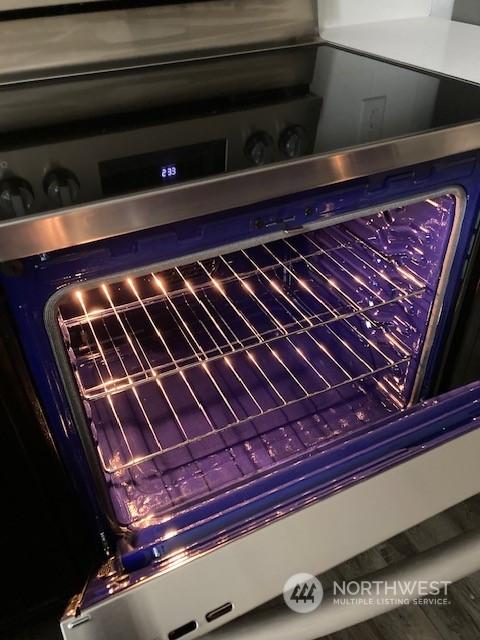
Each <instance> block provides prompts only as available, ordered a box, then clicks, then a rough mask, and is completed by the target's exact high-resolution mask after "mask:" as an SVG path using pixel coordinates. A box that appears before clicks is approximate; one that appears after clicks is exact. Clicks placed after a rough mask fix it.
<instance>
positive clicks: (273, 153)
mask: <svg viewBox="0 0 480 640" xmlns="http://www.w3.org/2000/svg"><path fill="white" fill-rule="evenodd" d="M479 117H480V86H478V85H473V84H470V83H467V82H462V81H458V80H454V79H450V78H445V77H439V76H435V75H431V74H428V73H422V72H419V71H415V70H412V69H409V68H405V67H401V66H398V65H394V64H390V63H388V62H385V61H381V60H377V59H373V58H371V57H367V56H363V55H359V54H354V53H351V52H348V51H344V50H341V49H337V48H335V47H332V46H328V45H308V46H301V47H291V48H282V49H277V50H274V51H267V52H256V53H248V54H238V55H230V56H223V57H219V58H212V59H208V60H202V61H184V62H179V63H173V64H172V63H170V64H158V65H155V64H150V65H149V66H144V67H138V68H135V69H125V70H117V71H115V72H103V73H102V72H98V70H96V71H95V72H92V73H84V74H82V75H77V76H74V77H71V78H56V79H55V78H50V79H46V80H43V81H36V82H19V83H17V84H15V83H13V84H10V85H5V86H2V87H0V215H1V216H2V217H3V218H6V217H7V218H8V217H12V216H20V215H25V214H28V213H32V212H38V211H44V210H47V209H52V208H55V207H59V206H68V205H71V204H72V203H76V202H88V201H91V200H98V199H101V198H104V197H110V196H115V195H121V194H125V193H134V192H136V191H140V190H145V189H150V188H157V187H161V186H167V185H172V184H176V183H179V182H183V181H187V180H192V179H198V178H202V177H206V176H212V175H216V174H220V173H224V172H226V171H238V170H242V169H247V168H251V167H256V166H262V165H266V164H270V163H275V162H285V161H288V160H291V159H294V158H298V157H301V156H306V155H309V154H319V153H324V152H331V151H334V150H339V149H343V148H346V147H352V146H356V145H364V144H369V143H373V142H376V141H379V140H384V139H388V138H394V137H399V136H402V137H403V136H408V135H412V134H415V133H418V132H423V131H427V130H431V129H435V128H441V127H449V126H452V125H455V124H459V123H462V122H467V121H472V120H476V119H478V118H479Z"/></svg>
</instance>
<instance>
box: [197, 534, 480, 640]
mask: <svg viewBox="0 0 480 640" xmlns="http://www.w3.org/2000/svg"><path fill="white" fill-rule="evenodd" d="M478 570H480V530H475V531H470V532H468V533H464V534H461V535H460V536H458V537H456V538H454V539H452V540H449V541H447V542H445V543H442V544H440V545H438V546H436V547H434V548H432V549H429V550H427V551H424V552H422V553H419V554H417V555H415V556H413V557H411V558H408V559H407V560H404V561H402V562H399V563H396V564H395V565H391V566H389V567H386V568H385V569H382V570H381V571H378V572H375V573H374V574H371V575H368V576H363V577H361V578H358V581H360V580H368V581H369V580H375V581H382V582H383V581H385V582H387V583H388V585H392V583H393V582H396V581H399V582H401V583H402V584H403V583H404V581H412V583H410V585H413V586H414V587H415V588H414V589H413V590H412V593H411V594H410V592H409V593H408V596H407V595H405V596H403V597H404V598H406V597H408V598H409V599H410V600H413V599H415V598H422V597H426V591H429V592H430V593H432V592H433V591H434V587H440V590H441V592H440V594H438V595H435V597H438V598H442V599H443V598H447V600H448V587H447V589H446V595H445V589H444V586H443V585H438V584H437V583H442V582H455V581H457V580H460V579H461V578H464V577H466V576H468V575H470V574H472V573H474V572H475V571H478ZM425 581H427V582H428V583H434V585H431V588H430V589H428V587H427V589H426V585H425ZM379 589H380V590H379V595H378V596H377V591H375V593H374V596H371V597H373V599H374V600H376V602H375V603H374V604H364V603H360V602H359V603H354V604H350V603H348V604H338V602H337V604H335V603H334V596H333V593H332V591H326V594H325V597H324V599H323V601H322V603H321V604H320V606H319V607H318V609H316V610H315V611H314V612H312V613H307V614H298V613H293V612H292V611H290V610H289V609H288V608H287V607H286V605H285V604H284V603H283V600H282V601H281V602H280V603H279V604H275V606H272V607H271V608H268V609H267V608H266V609H260V610H257V611H255V610H254V611H253V612H250V613H248V614H246V615H244V616H242V617H241V618H239V619H238V620H236V621H233V622H231V623H229V624H227V625H226V626H224V627H222V628H220V629H218V630H216V631H214V632H212V633H210V634H209V635H208V636H207V637H208V639H209V640H210V638H211V640H245V639H246V638H248V639H249V640H292V638H295V640H315V639H317V638H321V637H323V636H325V635H328V634H331V633H335V632H337V631H340V630H342V629H345V628H347V627H351V626H353V625H355V624H358V623H360V622H364V621H365V620H369V619H371V618H374V617H375V616H378V615H381V614H382V613H386V612H387V611H391V610H393V609H396V608H398V607H399V606H401V604H398V603H397V602H394V598H392V590H391V589H390V590H388V591H387V592H385V591H383V592H382V589H383V587H382V586H380V587H379ZM345 597H347V598H351V597H352V596H349V594H347V596H342V595H341V594H340V595H339V593H338V592H337V594H336V596H335V598H337V599H338V598H340V599H342V598H345ZM361 597H362V596H361V595H360V598H361ZM366 597H367V598H369V597H370V596H368V595H367V596H366ZM399 597H400V599H401V598H402V595H401V594H400V596H399ZM382 600H383V601H382Z"/></svg>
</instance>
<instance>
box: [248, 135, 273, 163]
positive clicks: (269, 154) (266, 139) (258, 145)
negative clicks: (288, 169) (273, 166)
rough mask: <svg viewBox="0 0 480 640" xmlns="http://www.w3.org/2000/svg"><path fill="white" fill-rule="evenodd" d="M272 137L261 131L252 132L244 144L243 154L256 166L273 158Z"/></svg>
mask: <svg viewBox="0 0 480 640" xmlns="http://www.w3.org/2000/svg"><path fill="white" fill-rule="evenodd" d="M273 147H274V145H273V139H272V138H271V137H270V136H269V135H268V133H265V132H263V131H258V132H257V133H254V134H252V135H251V136H250V137H249V138H248V140H247V142H246V144H245V155H246V156H247V158H248V159H249V161H250V163H251V164H253V165H254V166H256V167H259V166H261V165H262V164H267V163H268V162H271V161H272V160H273Z"/></svg>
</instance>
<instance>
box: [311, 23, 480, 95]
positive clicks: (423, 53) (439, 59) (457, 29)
mask: <svg viewBox="0 0 480 640" xmlns="http://www.w3.org/2000/svg"><path fill="white" fill-rule="evenodd" d="M321 37H322V39H323V40H325V41H327V42H331V43H333V44H336V45H339V46H342V47H347V48H348V49H353V50H355V51H362V52H366V53H369V54H372V55H375V56H379V57H381V58H385V59H388V60H393V61H397V62H401V63H404V64H408V65H409V66H413V67H417V68H420V69H427V70H429V71H434V72H436V73H440V74H444V75H447V76H452V77H455V78H462V79H464V80H469V81H470V82H475V83H479V84H480V26H475V25H470V24H464V23H461V22H452V21H450V20H446V19H443V18H433V17H426V18H409V19H405V20H390V21H385V22H375V23H373V22H372V23H368V24H361V25H350V26H343V27H330V28H327V29H324V30H323V31H322V33H321Z"/></svg>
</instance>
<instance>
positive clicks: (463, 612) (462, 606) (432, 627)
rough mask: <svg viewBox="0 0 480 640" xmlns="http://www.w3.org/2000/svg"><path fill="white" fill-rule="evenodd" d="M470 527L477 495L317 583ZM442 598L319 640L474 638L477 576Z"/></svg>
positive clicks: (30, 637)
mask: <svg viewBox="0 0 480 640" xmlns="http://www.w3.org/2000/svg"><path fill="white" fill-rule="evenodd" d="M475 528H480V494H479V495H477V496H475V497H474V498H471V499H470V500H467V501H466V502H463V503H461V504H460V505H457V506H456V507H454V508H453V509H450V510H449V511H446V512H444V513H442V514H440V515H438V516H435V517H434V518H431V519H430V520H427V521H425V522H423V523H422V524H420V525H418V526H417V527H413V528H412V529H409V530H408V531H406V532H405V533H402V534H401V535H398V536H396V537H395V538H391V539H390V540H388V541H387V542H384V543H383V544H380V545H378V546H377V547H374V548H373V549H370V550H369V551H367V552H365V553H362V554H360V555H359V556H356V557H355V558H353V559H352V560H349V561H348V562H345V563H343V564H341V565H339V566H338V567H336V568H335V569H334V570H332V571H330V572H329V573H328V574H326V575H324V576H323V577H322V579H323V581H324V582H328V581H331V580H334V579H337V580H338V579H339V578H340V579H342V580H343V579H346V580H350V579H355V578H357V577H360V576H364V575H366V574H368V573H371V572H373V571H376V570H378V569H382V568H383V567H386V566H387V565H389V564H391V563H394V562H398V561H400V560H403V559H405V558H408V557H410V556H412V555H414V554H416V553H417V552H419V551H425V550H426V549H429V548H430V547H433V546H435V545H437V544H439V543H441V542H445V541H446V540H449V539H451V538H453V537H455V536H456V535H458V534H459V533H461V532H463V531H470V530H471V529H475ZM448 597H449V600H451V604H450V605H447V606H442V607H438V606H425V607H421V606H409V607H402V608H400V609H397V610H396V611H393V612H390V613H387V614H385V615H383V616H380V617H378V618H375V619H373V620H371V621H369V622H365V623H363V624H360V625H357V626H355V627H351V628H350V629H346V630H345V631H342V632H339V633H335V634H333V635H330V636H326V637H324V638H323V640H480V572H479V573H476V574H473V575H471V576H469V577H468V578H465V579H464V580H461V581H460V582H457V583H456V584H454V585H451V587H450V588H449V593H448ZM60 638H61V635H60V632H59V630H58V624H57V621H56V620H55V619H50V620H45V621H43V622H40V623H38V624H37V625H34V626H30V627H29V628H26V629H23V630H19V631H18V632H16V633H11V634H10V635H7V636H4V635H3V634H2V638H1V640H60ZM112 640H115V639H114V638H112ZM132 640H142V639H137V638H132ZM245 640H254V638H252V639H250V638H246V639H245ZM292 640H301V639H298V638H292Z"/></svg>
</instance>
